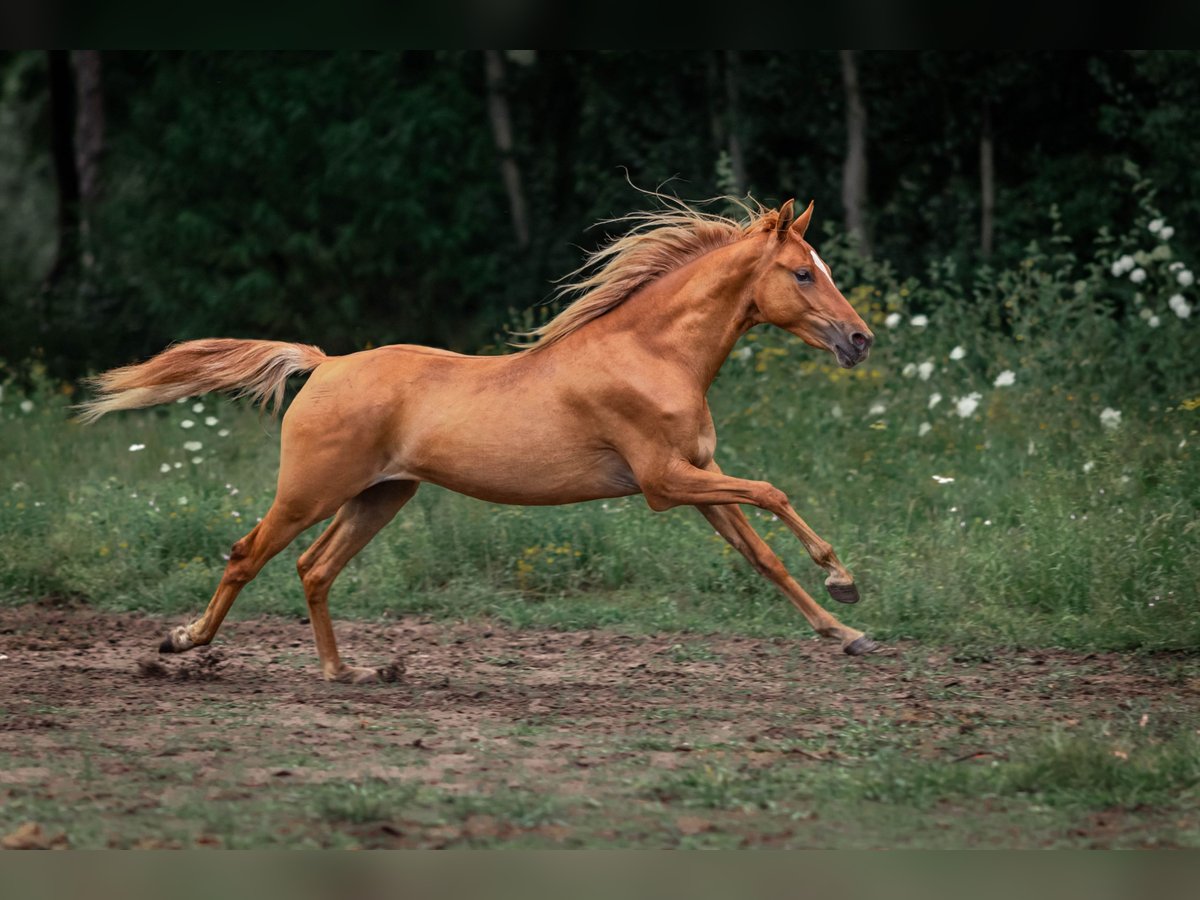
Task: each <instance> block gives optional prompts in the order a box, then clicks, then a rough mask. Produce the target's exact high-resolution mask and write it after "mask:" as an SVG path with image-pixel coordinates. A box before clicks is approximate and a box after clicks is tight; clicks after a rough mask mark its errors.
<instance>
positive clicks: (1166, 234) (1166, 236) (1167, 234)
mask: <svg viewBox="0 0 1200 900" xmlns="http://www.w3.org/2000/svg"><path fill="white" fill-rule="evenodd" d="M1158 236H1159V237H1160V238H1162V239H1163V240H1164V241H1169V240H1170V239H1171V238H1173V237H1174V236H1175V229H1174V228H1172V227H1171V226H1170V225H1168V226H1167V227H1166V228H1164V229H1163V230H1162V231H1160V232H1159V233H1158Z"/></svg>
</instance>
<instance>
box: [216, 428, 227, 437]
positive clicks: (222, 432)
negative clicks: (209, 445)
mask: <svg viewBox="0 0 1200 900" xmlns="http://www.w3.org/2000/svg"><path fill="white" fill-rule="evenodd" d="M217 437H229V429H228V428H222V429H221V430H220V431H218V432H217Z"/></svg>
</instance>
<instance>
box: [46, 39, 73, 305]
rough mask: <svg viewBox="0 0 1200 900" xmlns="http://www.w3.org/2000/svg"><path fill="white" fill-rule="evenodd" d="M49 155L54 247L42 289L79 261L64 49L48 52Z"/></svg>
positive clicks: (69, 91) (70, 80)
mask: <svg viewBox="0 0 1200 900" xmlns="http://www.w3.org/2000/svg"><path fill="white" fill-rule="evenodd" d="M48 64H49V75H50V79H49V81H50V154H51V157H52V158H53V160H54V181H55V185H56V187H57V188H58V246H57V248H56V249H55V252H54V264H53V266H51V268H50V272H49V273H48V274H47V276H46V283H45V287H46V288H47V289H51V288H53V287H55V286H56V285H57V284H58V283H59V282H60V281H61V280H62V278H63V277H64V276H65V275H66V274H67V273H68V272H69V271H70V270H71V269H73V268H74V267H75V265H76V263H77V262H78V261H79V172H78V170H77V169H76V167H75V166H76V161H75V86H74V79H73V76H72V74H71V56H70V52H69V51H67V50H50V51H49V52H48Z"/></svg>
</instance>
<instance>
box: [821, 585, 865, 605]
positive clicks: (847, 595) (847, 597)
mask: <svg viewBox="0 0 1200 900" xmlns="http://www.w3.org/2000/svg"><path fill="white" fill-rule="evenodd" d="M825 590H827V591H829V596H830V597H832V598H833V599H834V600H836V601H837V602H838V603H857V602H858V587H857V586H856V585H854V584H827V585H825Z"/></svg>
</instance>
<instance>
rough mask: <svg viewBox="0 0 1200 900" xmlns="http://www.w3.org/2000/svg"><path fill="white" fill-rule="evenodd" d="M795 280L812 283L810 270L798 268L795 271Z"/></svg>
mask: <svg viewBox="0 0 1200 900" xmlns="http://www.w3.org/2000/svg"><path fill="white" fill-rule="evenodd" d="M796 280H797V281H798V282H800V283H801V284H812V280H813V277H812V272H810V271H808V269H800V270H798V271H797V272H796Z"/></svg>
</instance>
